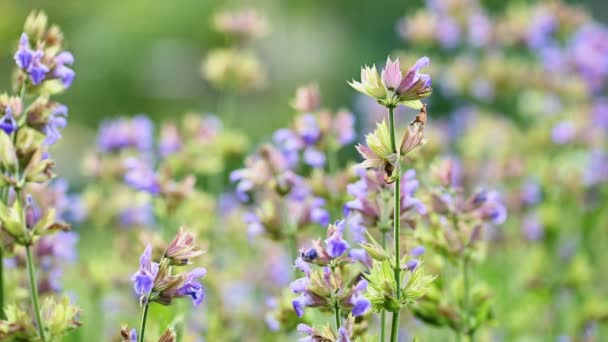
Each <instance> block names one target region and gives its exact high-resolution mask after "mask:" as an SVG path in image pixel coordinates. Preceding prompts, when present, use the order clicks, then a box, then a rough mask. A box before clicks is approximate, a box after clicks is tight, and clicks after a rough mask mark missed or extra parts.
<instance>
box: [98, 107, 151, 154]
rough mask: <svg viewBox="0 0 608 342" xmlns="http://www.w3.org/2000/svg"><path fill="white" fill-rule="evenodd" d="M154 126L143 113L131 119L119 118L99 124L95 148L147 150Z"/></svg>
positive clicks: (103, 149)
mask: <svg viewBox="0 0 608 342" xmlns="http://www.w3.org/2000/svg"><path fill="white" fill-rule="evenodd" d="M153 131H154V126H153V124H152V121H150V119H148V118H147V117H146V116H144V115H138V116H135V117H134V118H132V119H128V118H119V119H116V120H112V121H106V122H104V123H102V124H101V128H100V129H99V133H98V135H97V148H99V149H100V150H101V151H102V152H114V151H119V150H122V149H127V148H136V149H138V150H140V151H143V152H146V151H149V150H150V149H151V148H152V146H153Z"/></svg>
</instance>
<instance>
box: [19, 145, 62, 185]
mask: <svg viewBox="0 0 608 342" xmlns="http://www.w3.org/2000/svg"><path fill="white" fill-rule="evenodd" d="M53 166H55V162H53V161H52V160H50V159H48V158H47V157H46V156H44V155H43V153H42V150H40V149H38V150H36V152H34V155H32V158H31V159H30V161H29V163H28V164H27V167H26V168H25V171H24V176H25V180H26V181H27V182H32V183H44V182H46V181H48V180H50V179H51V178H53V177H55V173H54V172H53Z"/></svg>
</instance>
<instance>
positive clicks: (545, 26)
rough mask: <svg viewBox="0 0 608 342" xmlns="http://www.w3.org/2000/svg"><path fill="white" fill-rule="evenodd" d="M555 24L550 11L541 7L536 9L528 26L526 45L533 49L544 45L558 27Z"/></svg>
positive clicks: (555, 21)
mask: <svg viewBox="0 0 608 342" xmlns="http://www.w3.org/2000/svg"><path fill="white" fill-rule="evenodd" d="M557 26H558V21H557V19H556V18H555V17H554V16H553V14H552V13H550V12H548V11H546V10H545V9H543V8H539V9H537V10H536V11H535V12H534V15H533V17H532V20H531V21H530V26H529V27H528V34H527V37H526V40H527V43H528V46H529V47H531V48H533V49H534V48H540V47H542V46H544V45H546V44H547V43H548V42H549V40H550V37H551V35H552V34H553V32H555V30H556V29H557V28H558V27H557Z"/></svg>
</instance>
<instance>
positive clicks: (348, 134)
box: [333, 110, 355, 146]
mask: <svg viewBox="0 0 608 342" xmlns="http://www.w3.org/2000/svg"><path fill="white" fill-rule="evenodd" d="M333 130H334V134H335V135H336V136H337V137H338V142H339V143H340V145H341V146H344V145H348V144H350V143H352V142H353V141H355V116H354V115H353V113H351V112H349V111H346V110H341V111H339V112H338V113H337V114H336V117H335V118H334V121H333Z"/></svg>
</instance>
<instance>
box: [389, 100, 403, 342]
mask: <svg viewBox="0 0 608 342" xmlns="http://www.w3.org/2000/svg"><path fill="white" fill-rule="evenodd" d="M394 109H395V108H393V107H388V115H389V123H390V126H389V127H390V134H391V148H392V150H393V153H398V152H397V142H396V140H395V112H394ZM397 156H398V157H397V163H401V156H400V155H399V154H397ZM399 169H400V168H399V167H396V168H395V170H396V172H399ZM399 176H400V175H397V177H396V178H397V179H396V180H395V192H394V198H393V199H394V201H395V203H394V206H393V233H394V242H395V265H394V268H395V285H396V295H397V298H401V279H400V278H401V260H400V257H399V254H400V252H399V243H400V239H399V237H400V236H401V235H400V231H399V230H400V227H399V225H400V223H401V204H400V200H401V181H400V179H399ZM398 335H399V311H397V312H395V313H393V323H392V326H391V341H393V342H396V341H397V336H398Z"/></svg>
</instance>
